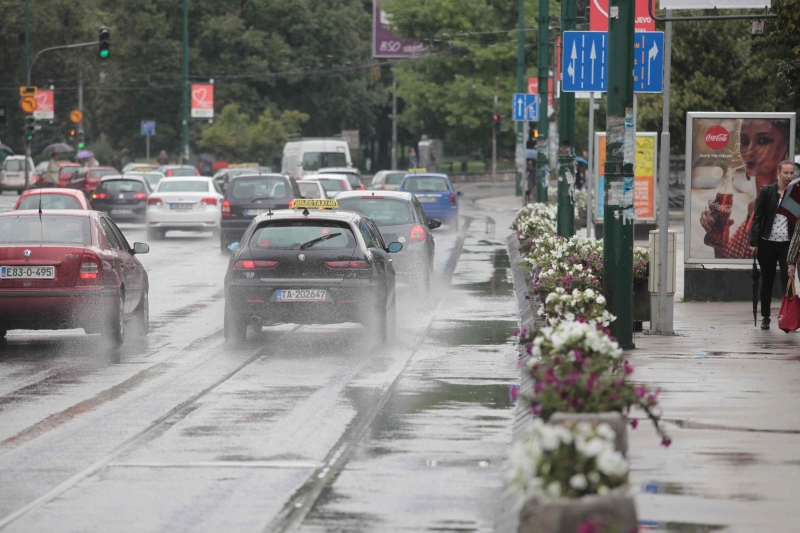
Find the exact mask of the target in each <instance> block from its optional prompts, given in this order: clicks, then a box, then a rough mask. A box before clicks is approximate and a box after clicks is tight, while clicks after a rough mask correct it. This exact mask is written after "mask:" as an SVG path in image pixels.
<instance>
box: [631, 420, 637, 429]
mask: <svg viewBox="0 0 800 533" xmlns="http://www.w3.org/2000/svg"><path fill="white" fill-rule="evenodd" d="M638 425H639V421H638V420H636V419H635V418H634V419H633V420H631V427H632V428H633V429H636V426H638Z"/></svg>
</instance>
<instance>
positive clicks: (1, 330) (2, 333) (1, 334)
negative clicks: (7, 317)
mask: <svg viewBox="0 0 800 533" xmlns="http://www.w3.org/2000/svg"><path fill="white" fill-rule="evenodd" d="M7 334H8V329H6V327H5V326H0V342H3V341H5V340H6V335H7Z"/></svg>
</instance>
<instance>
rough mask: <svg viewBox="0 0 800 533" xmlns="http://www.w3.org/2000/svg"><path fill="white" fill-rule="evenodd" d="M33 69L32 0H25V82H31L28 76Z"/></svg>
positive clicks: (28, 83)
mask: <svg viewBox="0 0 800 533" xmlns="http://www.w3.org/2000/svg"><path fill="white" fill-rule="evenodd" d="M30 70H31V0H25V76H26V78H25V83H26V84H27V85H30V84H31V79H30V77H28V75H29V73H30Z"/></svg>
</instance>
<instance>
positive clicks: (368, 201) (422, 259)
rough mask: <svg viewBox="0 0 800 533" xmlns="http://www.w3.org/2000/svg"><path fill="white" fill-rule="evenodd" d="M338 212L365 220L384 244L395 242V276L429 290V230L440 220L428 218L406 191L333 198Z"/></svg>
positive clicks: (431, 246) (354, 193)
mask: <svg viewBox="0 0 800 533" xmlns="http://www.w3.org/2000/svg"><path fill="white" fill-rule="evenodd" d="M336 201H337V202H338V203H339V210H340V211H354V212H356V213H361V214H362V215H364V216H366V217H369V218H370V219H371V220H372V221H373V222H374V223H375V225H376V226H378V230H380V232H381V235H382V236H383V239H384V240H385V241H387V242H393V241H397V242H399V243H401V244H402V245H403V251H402V252H401V253H399V254H397V256H396V257H394V258H393V263H394V269H395V271H396V272H397V276H398V277H399V278H400V279H401V280H402V281H406V282H410V283H418V284H420V285H421V286H422V287H423V288H424V289H425V290H426V291H427V290H429V289H430V284H431V273H432V272H433V253H434V250H435V248H436V246H435V243H434V241H433V234H432V233H431V230H433V229H436V228H438V227H439V226H441V225H442V223H441V221H439V220H435V219H430V220H429V219H428V218H426V217H425V213H424V212H423V211H422V205H420V203H419V200H417V198H416V197H415V196H414V195H413V194H411V193H408V192H394V191H380V192H372V191H352V192H340V193H339V194H337V195H336Z"/></svg>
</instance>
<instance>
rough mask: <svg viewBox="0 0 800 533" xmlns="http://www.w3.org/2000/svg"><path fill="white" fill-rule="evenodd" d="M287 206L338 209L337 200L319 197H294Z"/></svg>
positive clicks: (292, 207)
mask: <svg viewBox="0 0 800 533" xmlns="http://www.w3.org/2000/svg"><path fill="white" fill-rule="evenodd" d="M289 207H290V208H291V209H339V202H337V201H336V200H321V199H319V198H295V199H294V200H292V202H291V204H290V205H289Z"/></svg>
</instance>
